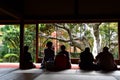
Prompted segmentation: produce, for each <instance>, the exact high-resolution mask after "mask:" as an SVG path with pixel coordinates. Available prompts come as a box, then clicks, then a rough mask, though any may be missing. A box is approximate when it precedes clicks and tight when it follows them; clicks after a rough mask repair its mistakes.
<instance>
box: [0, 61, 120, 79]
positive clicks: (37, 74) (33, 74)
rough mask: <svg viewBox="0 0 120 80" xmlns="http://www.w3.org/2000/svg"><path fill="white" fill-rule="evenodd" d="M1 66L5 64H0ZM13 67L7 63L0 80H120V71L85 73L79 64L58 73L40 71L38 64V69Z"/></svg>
mask: <svg viewBox="0 0 120 80" xmlns="http://www.w3.org/2000/svg"><path fill="white" fill-rule="evenodd" d="M8 64H9V67H8ZM1 65H3V64H2V63H0V66H1ZM10 65H11V67H10ZM12 65H13V63H6V67H4V66H5V64H4V66H2V67H1V68H0V80H120V70H116V71H111V72H103V71H83V70H80V69H78V65H77V64H72V67H73V68H72V69H68V70H63V71H56V72H55V71H47V70H42V69H39V68H40V64H37V66H38V68H34V69H28V70H21V69H19V68H18V67H19V64H18V63H17V64H16V63H15V64H14V67H12ZM15 65H16V67H15ZM75 67H77V68H75Z"/></svg>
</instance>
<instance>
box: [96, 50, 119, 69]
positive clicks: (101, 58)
mask: <svg viewBox="0 0 120 80" xmlns="http://www.w3.org/2000/svg"><path fill="white" fill-rule="evenodd" d="M96 63H97V65H98V66H99V67H100V69H102V70H115V69H117V65H116V64H115V62H114V58H113V55H112V54H111V53H110V52H108V51H106V52H105V51H104V52H101V53H99V54H98V55H97V56H96Z"/></svg>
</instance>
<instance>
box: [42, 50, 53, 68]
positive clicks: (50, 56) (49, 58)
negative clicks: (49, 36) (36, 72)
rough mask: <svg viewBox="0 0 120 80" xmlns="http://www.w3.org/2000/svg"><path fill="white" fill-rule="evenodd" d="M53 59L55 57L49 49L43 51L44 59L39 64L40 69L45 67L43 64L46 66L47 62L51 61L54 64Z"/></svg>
mask: <svg viewBox="0 0 120 80" xmlns="http://www.w3.org/2000/svg"><path fill="white" fill-rule="evenodd" d="M54 57H55V53H54V50H52V49H51V48H46V49H44V58H43V60H42V63H41V68H45V67H46V65H45V64H46V62H47V61H53V62H54Z"/></svg>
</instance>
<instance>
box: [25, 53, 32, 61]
mask: <svg viewBox="0 0 120 80" xmlns="http://www.w3.org/2000/svg"><path fill="white" fill-rule="evenodd" d="M24 61H25V62H31V61H32V57H31V54H30V53H29V52H25V60H24Z"/></svg>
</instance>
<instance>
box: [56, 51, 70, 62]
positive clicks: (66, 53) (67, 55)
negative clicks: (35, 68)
mask: <svg viewBox="0 0 120 80" xmlns="http://www.w3.org/2000/svg"><path fill="white" fill-rule="evenodd" d="M58 54H59V55H60V54H63V55H65V56H66V58H67V60H68V61H70V55H69V52H67V51H65V50H64V51H60V52H59V53H58Z"/></svg>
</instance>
